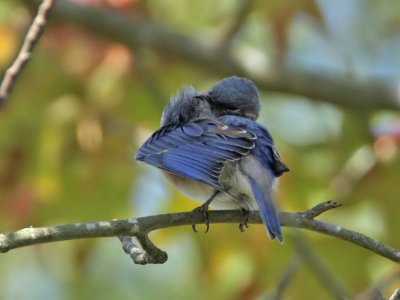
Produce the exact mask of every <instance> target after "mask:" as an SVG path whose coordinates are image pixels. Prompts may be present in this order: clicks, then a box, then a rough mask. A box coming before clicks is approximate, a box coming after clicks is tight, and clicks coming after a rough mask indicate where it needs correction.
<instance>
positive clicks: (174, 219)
mask: <svg viewBox="0 0 400 300" xmlns="http://www.w3.org/2000/svg"><path fill="white" fill-rule="evenodd" d="M329 203H334V205H332V206H331V208H335V207H337V204H336V202H330V201H329V202H326V204H325V205H317V206H316V207H314V208H312V209H311V210H309V211H307V212H306V213H287V212H283V213H280V219H281V224H282V225H283V226H288V227H295V228H303V229H308V230H311V231H316V232H319V233H323V234H326V235H330V236H334V237H337V238H340V239H342V240H346V241H349V242H351V243H353V244H356V245H358V246H361V247H363V248H366V249H368V250H370V251H372V252H374V253H376V254H378V255H380V256H383V257H386V258H387V259H389V260H391V261H394V262H396V263H400V252H399V251H398V250H396V249H394V248H392V247H390V246H388V245H385V244H383V243H380V242H378V241H375V240H373V239H371V238H369V237H367V236H365V235H363V234H361V233H358V232H355V231H351V230H348V229H345V228H343V227H340V226H337V225H333V224H330V223H326V222H322V221H317V220H314V219H313V218H308V217H307V215H315V214H316V212H315V210H322V211H326V210H327V209H326V207H327V205H329ZM313 210H314V212H313V213H309V212H310V211H313ZM241 221H243V214H242V212H241V211H211V212H210V223H240V222H241ZM203 222H204V216H203V214H202V213H200V212H187V213H174V214H163V215H156V216H148V217H141V218H136V219H127V220H116V221H109V222H92V223H77V224H67V225H58V226H50V227H42V228H33V227H31V228H25V229H21V230H19V231H16V232H11V233H3V234H0V252H7V251H9V250H11V249H14V248H19V247H23V246H28V245H34V244H40V243H45V242H55V241H63V240H71V239H82V238H94V237H110V236H135V237H137V238H138V240H139V242H140V243H141V244H142V247H143V249H144V250H145V251H150V252H151V253H153V254H154V253H155V255H154V256H152V259H153V260H154V262H155V263H160V261H159V260H160V259H162V260H164V261H165V260H166V256H165V255H164V254H162V253H163V251H161V250H160V249H158V248H157V247H155V246H154V245H153V244H152V243H151V241H150V240H149V239H148V238H147V235H148V233H149V232H151V231H153V230H156V229H161V228H168V227H173V226H183V225H191V224H202V223H203ZM248 223H249V224H254V223H257V224H258V223H262V222H261V218H260V216H259V214H258V212H253V213H251V214H250V216H249V222H248Z"/></svg>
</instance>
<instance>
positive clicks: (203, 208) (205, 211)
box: [192, 202, 210, 233]
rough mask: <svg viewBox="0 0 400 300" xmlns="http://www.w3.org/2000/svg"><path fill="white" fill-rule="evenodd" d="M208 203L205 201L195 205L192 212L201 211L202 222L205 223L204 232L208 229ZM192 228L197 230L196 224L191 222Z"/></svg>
mask: <svg viewBox="0 0 400 300" xmlns="http://www.w3.org/2000/svg"><path fill="white" fill-rule="evenodd" d="M208 205H209V203H207V202H206V203H204V204H202V205H200V206H199V207H196V208H195V209H194V210H193V211H194V212H195V211H199V212H202V213H203V216H204V224H205V225H206V231H205V232H204V233H207V232H208V230H209V229H210V219H209V216H208ZM192 229H193V231H194V232H197V229H196V224H192Z"/></svg>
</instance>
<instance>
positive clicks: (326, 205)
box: [304, 201, 342, 219]
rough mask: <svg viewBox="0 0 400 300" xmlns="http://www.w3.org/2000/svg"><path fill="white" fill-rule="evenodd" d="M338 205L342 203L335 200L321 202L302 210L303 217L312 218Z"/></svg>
mask: <svg viewBox="0 0 400 300" xmlns="http://www.w3.org/2000/svg"><path fill="white" fill-rule="evenodd" d="M340 206H342V203H340V202H337V201H326V202H322V203H320V204H317V205H316V206H314V207H313V208H310V209H309V210H307V211H306V212H304V217H305V218H307V219H314V218H316V217H318V216H319V215H320V214H322V213H324V212H326V211H328V210H331V209H334V208H337V207H340Z"/></svg>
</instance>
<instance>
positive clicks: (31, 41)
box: [0, 0, 55, 108]
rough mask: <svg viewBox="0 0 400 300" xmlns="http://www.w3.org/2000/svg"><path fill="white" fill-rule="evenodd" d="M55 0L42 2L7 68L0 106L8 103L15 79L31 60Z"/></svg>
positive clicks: (0, 88) (1, 88) (0, 90)
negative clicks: (15, 55) (18, 49)
mask: <svg viewBox="0 0 400 300" xmlns="http://www.w3.org/2000/svg"><path fill="white" fill-rule="evenodd" d="M54 2H55V0H43V2H42V4H40V6H39V9H38V12H37V15H36V17H35V19H34V20H33V22H32V25H31V26H30V27H29V30H28V33H27V34H26V36H25V39H24V42H23V44H22V47H21V50H20V51H19V53H18V55H17V57H16V58H15V60H14V62H13V63H12V64H11V66H10V67H9V68H8V69H7V71H6V73H5V75H4V78H3V80H2V82H1V85H0V108H1V107H2V106H3V105H4V104H5V103H6V101H7V99H8V97H9V96H10V93H11V90H12V88H13V86H14V84H15V80H16V78H17V77H18V75H19V73H21V71H22V69H23V67H24V66H25V65H26V63H27V62H28V61H29V59H30V57H31V55H32V51H33V48H34V47H35V45H36V43H37V41H38V40H39V38H40V37H41V35H42V33H43V29H44V27H45V26H46V23H47V20H48V17H49V13H50V10H51V8H52V6H53V4H54Z"/></svg>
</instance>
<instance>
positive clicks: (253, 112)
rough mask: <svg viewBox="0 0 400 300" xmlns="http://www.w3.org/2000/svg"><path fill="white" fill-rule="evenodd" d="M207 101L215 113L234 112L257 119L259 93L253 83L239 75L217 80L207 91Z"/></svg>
mask: <svg viewBox="0 0 400 300" xmlns="http://www.w3.org/2000/svg"><path fill="white" fill-rule="evenodd" d="M207 95H208V102H209V103H210V104H211V106H212V107H213V108H215V109H216V110H217V114H219V115H223V114H235V115H239V116H243V117H246V118H250V119H253V120H255V119H257V118H258V115H259V112H260V101H259V93H258V90H257V87H256V86H255V84H254V83H253V82H252V81H251V80H249V79H247V78H241V77H236V76H232V77H228V78H225V79H223V80H221V81H219V82H217V83H216V84H215V85H214V86H213V87H212V88H211V89H210V90H209V92H208V94H207Z"/></svg>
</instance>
